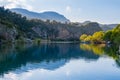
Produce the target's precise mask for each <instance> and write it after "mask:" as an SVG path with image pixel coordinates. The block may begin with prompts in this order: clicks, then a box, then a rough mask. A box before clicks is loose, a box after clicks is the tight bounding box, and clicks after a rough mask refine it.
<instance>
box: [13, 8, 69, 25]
mask: <svg viewBox="0 0 120 80" xmlns="http://www.w3.org/2000/svg"><path fill="white" fill-rule="evenodd" d="M11 11H12V12H16V13H18V14H22V15H23V16H26V17H27V18H28V19H41V20H44V21H46V20H50V21H53V20H55V21H57V22H62V23H65V22H70V21H69V20H68V19H67V18H66V17H64V16H63V15H61V14H59V13H57V12H53V11H47V12H43V13H37V12H32V11H28V10H26V9H21V8H13V9H11Z"/></svg>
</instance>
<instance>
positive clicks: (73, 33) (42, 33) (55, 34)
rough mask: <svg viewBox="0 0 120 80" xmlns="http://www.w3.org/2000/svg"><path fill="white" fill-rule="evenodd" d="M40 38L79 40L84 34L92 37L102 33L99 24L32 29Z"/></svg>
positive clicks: (60, 25) (61, 25) (37, 27)
mask: <svg viewBox="0 0 120 80" xmlns="http://www.w3.org/2000/svg"><path fill="white" fill-rule="evenodd" d="M32 30H33V31H35V32H36V33H37V34H38V35H39V37H41V38H43V39H51V40H79V37H80V36H81V35H82V34H89V35H92V34H93V33H94V32H97V31H101V30H102V29H101V28H100V27H99V24H97V23H89V24H87V25H83V26H75V25H72V26H71V25H63V24H59V25H55V24H54V26H48V27H46V28H45V27H41V26H35V27H33V28H32Z"/></svg>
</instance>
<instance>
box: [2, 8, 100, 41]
mask: <svg viewBox="0 0 120 80" xmlns="http://www.w3.org/2000/svg"><path fill="white" fill-rule="evenodd" d="M100 30H102V29H101V28H100V27H99V24H98V23H95V22H94V23H93V22H91V23H88V24H86V25H85V24H84V25H79V24H74V23H60V22H56V21H52V22H51V21H50V20H47V21H42V20H37V19H33V20H28V19H27V18H26V17H23V16H21V15H20V14H16V13H13V12H11V11H9V10H6V9H4V7H0V41H1V40H2V41H5V40H7V41H14V40H23V39H36V38H40V39H50V40H79V37H80V35H82V34H89V35H91V34H93V33H94V32H96V31H100Z"/></svg>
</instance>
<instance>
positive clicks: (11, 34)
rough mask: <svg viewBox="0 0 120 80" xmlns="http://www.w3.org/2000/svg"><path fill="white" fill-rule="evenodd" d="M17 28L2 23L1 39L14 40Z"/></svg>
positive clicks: (0, 27)
mask: <svg viewBox="0 0 120 80" xmlns="http://www.w3.org/2000/svg"><path fill="white" fill-rule="evenodd" d="M17 34H18V33H17V30H16V29H15V28H14V27H13V28H8V27H6V26H5V25H2V24H0V39H1V40H7V41H14V40H15V37H16V36H17Z"/></svg>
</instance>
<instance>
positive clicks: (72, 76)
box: [0, 44, 120, 80]
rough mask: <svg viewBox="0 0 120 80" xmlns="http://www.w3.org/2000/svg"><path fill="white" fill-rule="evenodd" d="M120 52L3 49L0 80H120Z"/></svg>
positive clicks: (76, 47) (83, 47) (79, 47)
mask: <svg viewBox="0 0 120 80" xmlns="http://www.w3.org/2000/svg"><path fill="white" fill-rule="evenodd" d="M116 51H117V48H116V47H114V46H105V45H87V44H40V45H32V44H29V45H28V44H26V45H20V44H17V45H1V46H0V80H120V56H119V55H118V54H117V52H116Z"/></svg>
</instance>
